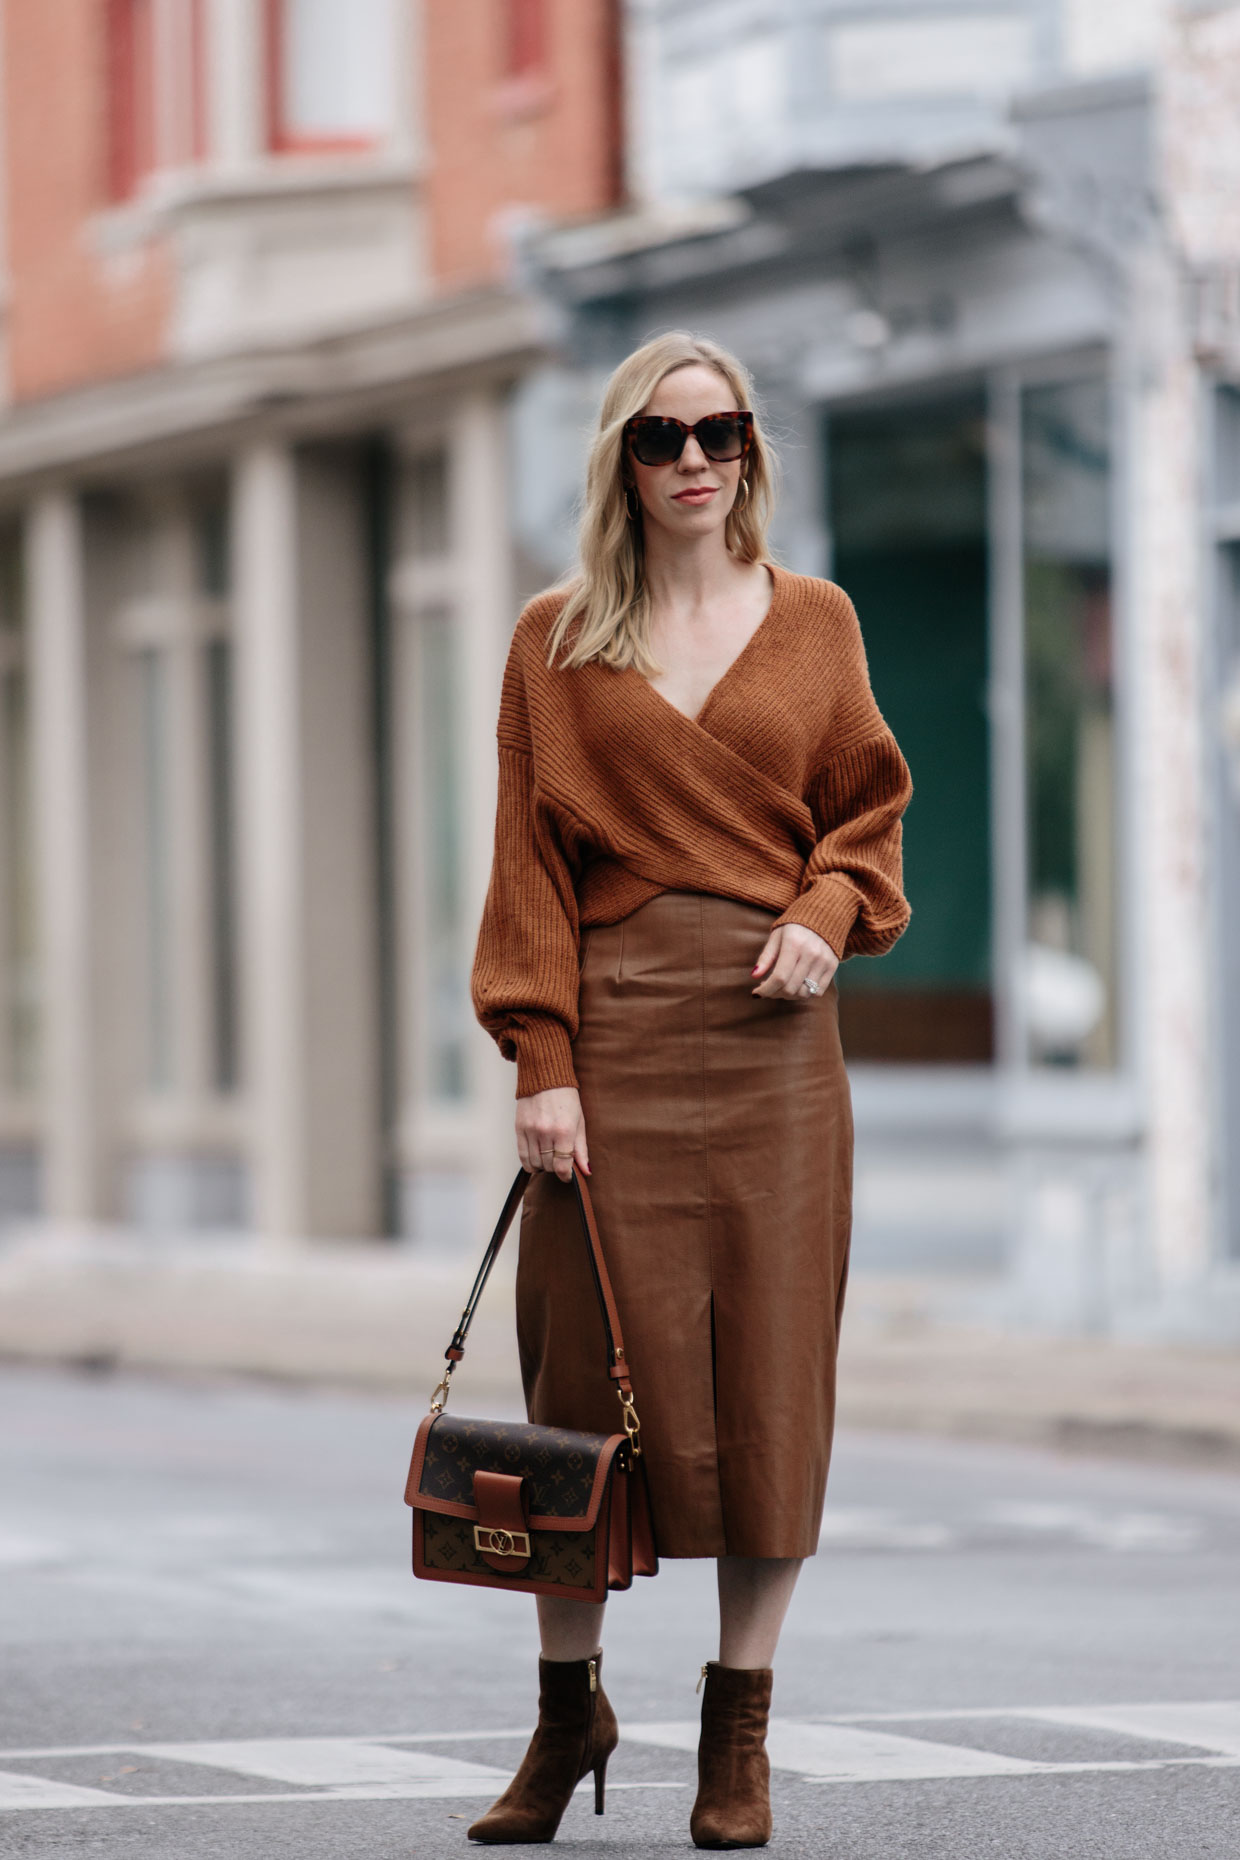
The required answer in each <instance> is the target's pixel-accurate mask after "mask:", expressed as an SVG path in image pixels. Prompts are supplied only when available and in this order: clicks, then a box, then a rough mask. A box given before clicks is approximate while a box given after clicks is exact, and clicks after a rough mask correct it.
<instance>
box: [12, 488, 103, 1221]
mask: <svg viewBox="0 0 1240 1860" xmlns="http://www.w3.org/2000/svg"><path fill="white" fill-rule="evenodd" d="M26 546H27V583H28V599H29V624H30V677H31V726H32V727H31V740H32V760H33V776H34V808H35V835H36V846H37V857H38V886H39V921H40V935H41V942H42V1012H43V1071H44V1103H45V1117H46V1125H45V1128H46V1139H45V1146H44V1158H43V1165H44V1183H45V1188H44V1207H45V1210H46V1212H47V1213H48V1214H49V1215H50V1216H52V1217H54V1218H60V1219H65V1220H86V1219H90V1218H91V1217H92V1216H95V1215H97V1214H98V1213H99V1212H100V1211H101V1210H100V1206H99V1132H98V1128H97V1123H96V1102H95V1089H94V1087H95V1040H94V1028H93V1000H92V988H91V909H90V808H89V796H90V784H89V780H88V772H87V734H86V732H87V703H86V689H87V676H86V615H85V590H84V572H83V560H82V519H81V511H80V508H79V505H78V501H77V498H76V497H75V496H74V494H73V493H72V492H70V491H67V490H64V489H57V490H49V491H46V492H44V493H43V494H42V495H41V496H40V497H39V499H38V501H37V502H36V503H35V504H34V506H33V507H32V509H31V511H30V514H29V518H28V522H27V531H26Z"/></svg>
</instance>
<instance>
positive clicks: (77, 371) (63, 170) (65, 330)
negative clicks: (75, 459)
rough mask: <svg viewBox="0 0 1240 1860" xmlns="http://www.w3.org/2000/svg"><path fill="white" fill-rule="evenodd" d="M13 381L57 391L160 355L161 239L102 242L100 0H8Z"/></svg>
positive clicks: (164, 284) (164, 288) (6, 117)
mask: <svg viewBox="0 0 1240 1860" xmlns="http://www.w3.org/2000/svg"><path fill="white" fill-rule="evenodd" d="M3 29H4V63H3V72H4V76H3V109H2V111H0V115H2V117H3V125H4V128H3V135H4V172H5V183H6V200H5V215H4V217H5V222H6V242H7V248H8V249H7V261H8V270H9V285H10V306H9V312H8V318H9V367H10V381H9V388H10V392H11V393H12V395H13V397H14V398H15V399H25V398H30V397H34V396H37V395H41V394H48V393H54V392H55V391H56V390H57V389H60V388H66V387H69V386H72V385H73V384H74V383H77V382H81V381H85V380H91V379H94V378H97V377H100V376H106V375H116V374H124V373H127V372H129V371H130V370H133V369H138V368H142V367H145V366H148V365H149V364H150V363H152V362H154V361H155V360H157V359H158V357H159V354H160V350H161V347H162V337H163V329H164V323H165V318H166V315H167V309H168V303H169V297H170V278H169V270H168V265H167V261H166V257H165V254H164V252H163V250H162V249H161V247H160V246H159V245H158V244H155V245H152V244H148V243H138V244H136V245H135V244H129V245H128V246H126V247H123V248H119V249H114V250H111V251H107V250H104V249H102V247H101V244H100V241H99V237H98V232H97V230H96V216H97V215H98V213H99V212H100V210H101V209H102V208H104V207H105V206H106V204H107V200H106V194H107V180H106V176H107V166H106V150H107V125H106V115H105V105H106V92H105V86H104V71H105V65H104V58H105V39H104V7H103V4H102V0H4V17H3Z"/></svg>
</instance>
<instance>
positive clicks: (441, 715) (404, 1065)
mask: <svg viewBox="0 0 1240 1860" xmlns="http://www.w3.org/2000/svg"><path fill="white" fill-rule="evenodd" d="M396 527H397V535H396V548H397V565H396V568H395V571H394V574H393V595H394V600H393V606H394V610H395V611H394V628H393V639H392V649H393V665H392V686H393V731H394V743H393V749H394V759H393V774H394V777H395V783H396V795H395V801H396V806H395V823H394V824H395V833H396V858H395V865H396V871H397V887H398V898H399V902H398V913H399V927H398V933H397V941H398V945H399V949H400V959H399V977H400V986H401V988H402V989H403V990H404V992H405V998H404V1001H403V1004H402V1012H401V1016H400V1021H401V1029H402V1036H401V1046H402V1051H401V1053H400V1055H399V1059H398V1071H399V1074H400V1078H401V1090H402V1095H403V1097H404V1099H405V1102H406V1105H409V1104H413V1105H419V1106H434V1105H439V1106H443V1105H450V1104H454V1103H459V1102H461V1101H462V1100H463V1099H464V1097H465V1095H466V1090H467V1082H468V1081H467V1077H466V1041H467V1038H468V1030H469V1025H470V1020H471V1014H470V1006H469V956H468V926H467V924H466V921H465V907H464V871H463V867H462V863H461V843H462V822H461V811H462V801H463V797H462V780H463V770H462V767H461V666H460V644H459V628H458V625H457V620H456V601H455V593H456V590H455V576H454V564H453V561H452V557H451V553H450V549H451V535H450V523H449V508H448V469H447V458H446V455H445V453H444V452H443V451H442V450H439V449H435V450H430V449H428V450H425V451H421V452H416V453H414V454H413V455H412V456H410V457H407V458H406V459H405V460H404V461H403V462H402V467H401V471H400V478H399V490H398V495H397V509H396Z"/></svg>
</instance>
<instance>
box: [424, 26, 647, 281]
mask: <svg viewBox="0 0 1240 1860" xmlns="http://www.w3.org/2000/svg"><path fill="white" fill-rule="evenodd" d="M515 3H516V4H517V5H520V0H515ZM513 5H514V0H469V3H468V4H462V3H461V0H425V13H424V26H423V42H424V47H425V53H424V58H425V62H424V81H425V111H426V125H427V139H428V142H429V145H430V150H431V171H430V174H429V176H428V180H427V213H428V222H429V229H430V252H431V265H432V269H433V272H434V275H435V278H436V280H437V282H438V283H439V285H440V286H441V288H454V287H463V286H468V285H472V284H479V283H483V282H486V281H488V280H491V279H494V278H496V277H497V276H500V275H502V271H503V267H504V254H505V243H504V225H505V222H506V220H507V218H508V217H509V216H510V215H513V214H519V213H521V212H522V211H524V210H526V209H529V208H533V209H535V210H542V211H545V212H546V213H548V214H550V215H551V216H552V217H553V218H564V217H570V216H574V215H577V214H582V215H584V214H591V213H597V212H600V211H603V210H605V209H606V208H608V207H610V206H613V205H615V204H616V203H617V201H618V199H619V197H620V191H621V178H620V176H621V154H620V150H621V137H620V127H621V126H620V58H619V31H620V27H619V14H620V6H619V0H544V4H543V6H542V8H541V13H542V20H543V31H542V36H543V46H544V57H543V59H542V60H541V64H540V65H539V66H537V67H535V68H532V69H528V70H526V71H524V72H521V73H518V74H510V73H509V72H507V71H506V69H505V66H506V61H507V56H508V51H509V36H508V35H509V32H510V29H511V25H512V8H513ZM533 11H534V16H535V18H537V13H538V11H539V9H538V8H537V7H535V8H534V9H533Z"/></svg>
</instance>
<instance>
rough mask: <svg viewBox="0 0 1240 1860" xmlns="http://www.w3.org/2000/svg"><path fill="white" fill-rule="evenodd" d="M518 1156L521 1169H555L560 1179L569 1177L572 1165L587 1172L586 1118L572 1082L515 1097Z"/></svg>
mask: <svg viewBox="0 0 1240 1860" xmlns="http://www.w3.org/2000/svg"><path fill="white" fill-rule="evenodd" d="M517 1155H518V1156H519V1157H520V1158H521V1166H522V1168H523V1169H531V1170H537V1169H545V1170H547V1171H548V1173H550V1172H551V1171H552V1170H554V1171H555V1173H556V1175H558V1176H559V1178H560V1180H561V1182H567V1181H570V1180H571V1179H572V1173H573V1164H574V1163H576V1164H577V1167H578V1168H579V1169H580V1170H582V1171H583V1172H584V1174H586V1175H589V1173H590V1157H589V1153H588V1152H587V1150H586V1120H585V1118H584V1117H583V1116H582V1115H581V1097H580V1094H579V1093H578V1091H577V1088H576V1086H574V1085H555V1086H553V1087H552V1089H551V1090H550V1091H536V1092H531V1093H530V1096H529V1097H528V1098H518V1099H517Z"/></svg>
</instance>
